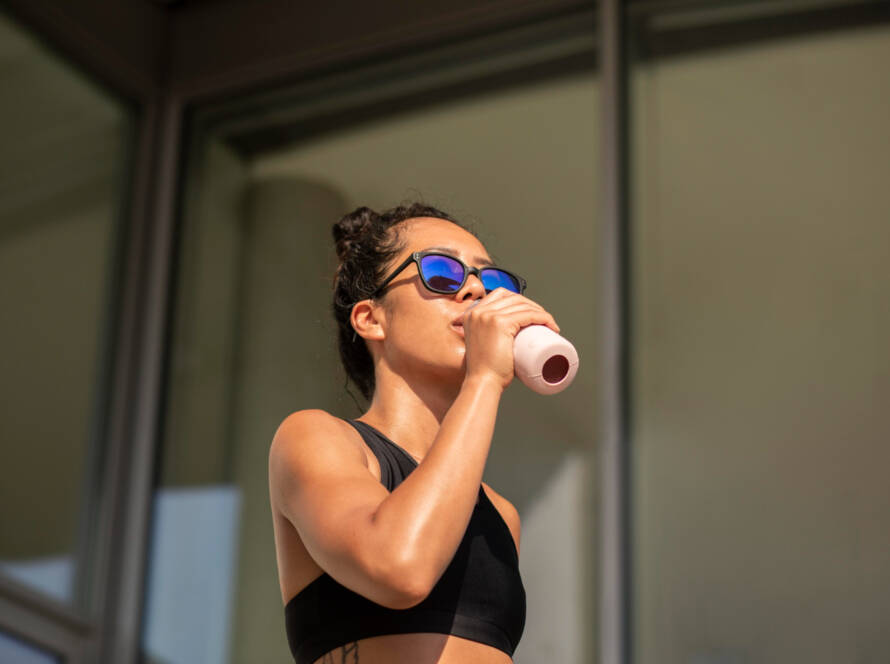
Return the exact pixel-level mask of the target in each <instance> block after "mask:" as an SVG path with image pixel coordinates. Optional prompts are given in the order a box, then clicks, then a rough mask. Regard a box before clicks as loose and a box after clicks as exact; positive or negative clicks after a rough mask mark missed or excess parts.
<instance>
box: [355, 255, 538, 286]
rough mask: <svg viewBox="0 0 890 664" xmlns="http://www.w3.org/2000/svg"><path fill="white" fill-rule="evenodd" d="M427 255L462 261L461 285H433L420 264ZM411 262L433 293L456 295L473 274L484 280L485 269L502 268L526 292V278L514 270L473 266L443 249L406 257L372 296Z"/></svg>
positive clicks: (491, 266)
mask: <svg viewBox="0 0 890 664" xmlns="http://www.w3.org/2000/svg"><path fill="white" fill-rule="evenodd" d="M425 256H443V257H445V258H450V259H451V260H454V261H457V262H458V263H460V264H461V265H462V266H463V268H464V278H463V280H462V281H461V282H460V286H458V287H457V288H455V289H454V290H442V289H441V288H434V287H433V286H431V285H430V283H429V282H428V281H427V280H426V277H425V276H423V269H422V268H421V264H420V261H421V259H423V258H424V257H425ZM411 263H416V264H417V274H418V275H420V280H421V281H422V282H423V285H424V286H425V287H426V288H427V290H430V291H432V292H433V293H440V294H442V295H454V294H455V293H456V292H458V291H459V290H460V289H461V288H463V287H464V284H466V283H467V279H468V278H469V276H470V275H471V274H475V275H476V278H478V279H479V281H482V271H483V270H500V271H501V272H503V273H505V274H507V275H509V276H510V277H511V278H513V279H515V280H516V283H518V284H519V293H520V294H522V293H524V292H525V287H526V281H525V279H523V278H522V277H520V276H519V275H518V274H515V273H514V272H510V270H505V269H504V268H502V267H498V266H497V265H486V266H484V267H473V266H472V265H467V264H466V263H464V262H463V261H462V260H461V259H460V258H458V257H457V256H452V255H451V254H446V253H444V252H441V251H415V252H414V253H413V254H411V255H410V256H408V258H406V259H405V260H404V262H402V264H401V265H399V266H398V267H397V268H396V269H395V270H393V272H392V274H390V275H389V276H388V277H387V278H386V279H384V280H383V283H382V284H380V285H379V286H378V287H377V288H376V289H375V290H374V292H373V293H371V297H378V296H379V295H380V293H381V292H382V291H383V289H384V288H385V287H386V285H387V284H388V283H389V282H390V281H392V280H393V279H395V278H396V275H398V274H399V273H400V272H401V271H402V270H404V269H405V268H406V267H408V266H409V265H411ZM487 292H489V291H488V290H487V289H486V293H487Z"/></svg>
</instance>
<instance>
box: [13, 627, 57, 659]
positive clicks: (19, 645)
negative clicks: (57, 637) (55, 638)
mask: <svg viewBox="0 0 890 664" xmlns="http://www.w3.org/2000/svg"><path fill="white" fill-rule="evenodd" d="M63 661H64V660H63V659H62V658H61V657H59V656H58V655H54V654H51V653H48V652H46V651H45V650H40V649H38V648H37V647H36V646H33V645H31V644H30V643H28V642H27V641H24V640H22V639H19V638H17V637H15V636H12V635H11V634H7V633H6V632H3V631H2V630H0V662H4V663H5V664H7V663H8V664H62V662H63Z"/></svg>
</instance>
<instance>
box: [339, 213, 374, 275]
mask: <svg viewBox="0 0 890 664" xmlns="http://www.w3.org/2000/svg"><path fill="white" fill-rule="evenodd" d="M379 216H380V215H378V214H377V213H376V212H374V210H372V209H371V208H369V207H364V206H363V207H360V208H356V209H355V210H353V211H352V212H350V213H349V214H347V215H344V216H343V217H341V218H340V221H338V222H337V223H336V224H334V226H333V228H332V231H333V235H334V243H335V247H336V251H337V258H338V259H339V260H340V262H341V263H342V262H344V261H345V260H346V258H347V257H348V256H349V255H350V254H351V253H353V252H354V251H355V250H356V248H357V247H358V246H359V245H360V244H361V243H362V240H363V239H364V238H365V237H366V236H367V235H368V233H369V232H370V230H371V228H372V226H373V225H374V222H375V221H377V219H378V218H379Z"/></svg>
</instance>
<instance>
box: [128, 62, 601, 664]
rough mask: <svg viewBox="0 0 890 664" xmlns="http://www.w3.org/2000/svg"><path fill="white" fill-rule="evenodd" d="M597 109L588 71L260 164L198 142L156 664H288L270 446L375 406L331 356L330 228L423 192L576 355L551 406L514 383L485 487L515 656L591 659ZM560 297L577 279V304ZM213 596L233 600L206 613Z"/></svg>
mask: <svg viewBox="0 0 890 664" xmlns="http://www.w3.org/2000/svg"><path fill="white" fill-rule="evenodd" d="M271 115H274V114H271ZM596 116H597V78H596V74H595V72H594V71H592V70H586V71H575V72H574V73H571V74H563V75H560V76H555V77H553V78H552V79H547V80H539V81H537V82H527V83H524V84H522V85H516V86H514V87H509V88H501V89H499V90H493V91H489V92H486V93H481V94H480V93H476V94H474V95H472V96H467V97H465V98H457V99H449V100H447V101H444V100H443V102H442V103H439V104H426V105H424V107H423V108H416V109H406V108H401V109H400V110H399V112H398V113H397V114H393V115H392V116H388V117H380V118H378V119H376V120H375V121H373V122H367V123H362V124H360V125H354V126H350V127H347V128H345V129H342V130H340V131H331V132H328V133H326V134H324V135H321V136H318V137H310V138H309V139H307V140H305V141H302V142H299V143H294V144H284V143H282V144H280V145H276V146H272V147H271V148H270V149H268V150H264V151H262V152H250V151H245V152H242V151H240V150H239V149H238V145H239V143H238V142H237V141H233V140H227V137H226V136H225V135H222V134H213V133H212V132H211V133H210V135H209V136H208V137H206V139H205V141H204V143H203V146H202V149H201V151H200V153H199V154H198V155H197V156H196V157H195V160H194V163H193V168H192V170H191V171H190V174H189V179H188V181H187V183H186V195H187V204H186V214H185V218H184V226H183V230H182V232H183V234H184V235H183V239H182V242H183V244H182V253H181V255H182V257H183V258H182V262H181V264H180V266H179V274H180V275H181V276H180V281H179V283H178V286H177V299H178V304H177V308H176V312H177V313H176V318H175V336H174V348H173V364H172V367H171V373H170V383H169V385H168V389H169V396H168V397H167V403H168V404H169V405H168V418H167V421H166V422H165V434H164V443H163V454H162V459H163V462H162V463H163V468H162V472H161V476H160V485H159V486H158V488H157V492H156V498H155V501H156V502H155V507H156V518H155V526H154V538H155V540H154V542H155V543H154V546H153V549H152V551H153V554H152V560H151V576H150V582H149V605H148V610H147V615H148V623H147V626H146V634H145V642H144V647H145V650H146V652H147V653H148V655H149V656H152V657H158V658H160V659H167V660H168V661H282V662H283V661H288V659H289V658H290V654H289V652H288V646H287V641H286V638H285V629H284V612H283V604H284V601H285V600H286V599H289V598H285V597H282V591H281V590H280V588H279V579H278V575H277V567H276V557H275V546H274V541H273V540H274V538H273V532H272V519H271V515H270V507H269V488H268V452H269V444H270V442H271V439H272V435H273V434H274V432H275V429H276V428H277V427H278V425H279V424H280V423H281V421H282V420H283V419H284V417H286V416H287V415H288V414H289V413H291V412H293V411H295V410H298V409H304V408H324V409H327V410H329V412H332V413H334V414H336V415H339V416H340V417H357V416H358V415H359V414H360V413H361V412H362V410H363V409H364V406H362V409H359V408H358V407H357V404H355V403H354V402H353V399H352V397H351V396H350V395H349V394H348V393H347V392H346V390H345V389H344V381H345V375H344V373H343V370H342V369H341V367H340V362H339V357H338V354H337V346H336V338H335V337H336V327H335V323H334V321H333V317H332V315H331V313H330V306H331V304H330V298H331V290H330V289H331V279H332V277H333V274H334V268H335V265H336V263H335V256H334V249H333V241H332V239H331V226H332V224H333V223H334V222H335V221H336V220H337V219H339V217H340V216H342V215H343V214H344V213H346V212H349V211H351V210H353V209H354V208H356V207H358V206H359V205H368V206H370V207H373V208H374V209H377V210H380V209H384V208H387V207H390V206H394V205H397V204H399V203H400V202H401V201H402V200H403V199H406V198H410V199H417V198H420V199H423V200H424V201H425V202H427V203H428V204H432V205H435V206H437V207H440V208H442V209H443V210H445V211H447V212H449V213H451V214H453V215H455V216H457V217H458V218H461V219H463V220H464V221H466V222H469V223H475V224H476V225H477V227H478V230H479V232H480V235H481V239H482V241H483V242H484V243H486V245H487V246H488V248H489V249H490V251H491V252H493V253H494V255H495V257H496V259H497V261H498V263H499V264H503V265H504V266H505V267H507V268H508V269H511V270H515V271H516V272H517V273H518V274H521V275H522V276H524V277H526V278H527V279H528V282H529V286H528V291H527V294H528V296H529V297H531V298H533V299H535V300H537V301H539V302H541V303H542V304H543V305H544V306H545V307H547V308H548V309H549V310H551V311H552V312H553V313H554V315H555V317H556V319H557V320H558V321H560V325H561V327H562V329H563V330H564V331H565V332H566V334H567V335H569V336H571V337H572V340H573V341H574V342H575V344H576V347H577V348H578V352H579V355H580V357H581V358H582V359H581V370H580V372H579V375H578V379H577V380H576V382H575V384H573V385H572V387H571V388H569V389H568V390H566V391H565V392H563V393H562V394H561V395H559V396H557V397H541V396H540V395H536V394H533V393H532V392H530V391H529V390H528V389H527V388H525V387H524V386H522V385H521V384H519V383H518V381H517V382H516V384H515V385H514V386H512V387H511V388H510V390H508V392H507V393H506V395H505V398H504V401H503V402H502V406H501V412H500V416H499V419H498V429H497V432H496V435H495V441H494V442H493V445H492V451H491V455H490V457H489V461H488V464H487V465H486V472H485V478H484V479H485V481H486V482H487V483H489V484H490V485H491V486H492V487H493V488H495V489H496V490H497V491H499V492H500V493H502V494H503V495H504V496H506V497H507V498H508V499H509V500H511V502H513V503H514V505H516V507H517V508H518V509H519V511H520V513H521V515H522V521H523V530H522V547H521V554H522V555H521V558H520V567H521V570H522V574H523V581H524V584H525V587H526V591H527V596H528V615H527V621H526V628H525V632H524V634H523V638H522V641H521V642H520V644H519V647H518V649H517V652H516V656H515V657H516V661H517V662H539V661H544V660H545V659H546V660H549V661H558V662H566V663H574V662H577V663H579V664H580V663H581V662H587V661H590V659H591V657H592V655H591V654H590V651H589V650H588V648H589V643H588V636H589V634H590V629H591V625H592V624H593V623H594V617H593V616H592V615H591V612H592V604H593V603H592V600H591V598H592V597H593V595H594V589H593V588H592V587H591V586H590V579H591V578H592V577H593V573H592V567H591V566H592V564H593V562H592V557H591V555H590V551H589V548H588V547H589V546H590V543H592V542H593V541H594V533H593V532H592V531H591V529H592V528H593V526H592V525H590V524H591V523H592V518H591V510H592V506H593V502H592V498H591V491H592V490H591V489H590V482H591V480H592V476H593V472H592V470H591V468H590V466H589V462H588V460H589V455H590V454H589V453H590V451H591V442H592V440H593V425H594V423H593V417H592V409H591V403H593V401H594V395H593V389H594V380H593V376H594V370H593V364H592V353H593V349H594V345H595V335H594V317H593V311H594V310H595V306H596V303H595V289H593V288H589V285H590V284H592V283H593V282H594V275H595V273H596V267H595V265H594V264H593V258H592V257H593V256H594V255H595V253H596V252H595V247H594V237H595V231H596V229H595V214H594V210H595V209H596V206H597V201H596V196H595V190H596V187H595V182H596V172H595V171H596V164H597V157H596V149H597V145H596V143H597V142H596V132H597V127H598V123H597V120H596ZM286 133H287V132H283V134H286ZM554 265H559V269H558V270H556V269H553V267H554ZM566 284H584V288H583V290H584V293H583V298H582V300H581V301H579V300H578V297H579V296H578V289H577V288H571V289H569V288H566V287H565V285H566ZM584 358H586V359H584ZM585 362H586V364H585ZM585 367H586V368H585ZM352 391H353V392H356V391H355V390H354V389H353V390H352ZM359 398H360V397H359ZM199 523H200V526H198V527H197V528H196V527H195V526H196V525H197V524H199ZM554 542H559V545H558V546H554V544H553V543H554ZM208 568H210V569H208ZM228 577H231V584H229V583H227V578H228ZM186 580H187V581H186ZM186 583H187V584H188V585H187V586H186V585H185V584H186ZM186 588H187V590H186ZM208 592H213V593H214V597H216V598H217V599H218V601H219V604H217V605H216V607H214V611H215V613H214V615H213V616H212V617H209V616H208V615H207V610H208V608H210V607H211V603H210V602H208V601H207V600H206V597H207V593H208ZM226 593H228V597H224V595H225V594H226ZM180 594H181V595H183V596H184V599H182V600H181V601H180V599H179V595H180ZM189 595H191V598H189ZM174 625H175V626H176V627H178V633H175V631H174V629H173V626H174ZM184 626H187V627H186V628H184ZM211 651H212V653H213V656H214V657H220V658H221V659H216V660H211V659H209V658H210V656H211ZM225 658H228V659H225Z"/></svg>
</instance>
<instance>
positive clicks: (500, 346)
mask: <svg viewBox="0 0 890 664" xmlns="http://www.w3.org/2000/svg"><path fill="white" fill-rule="evenodd" d="M535 324H540V325H546V326H547V327H549V328H550V329H551V330H553V331H554V332H557V333H558V332H559V326H558V325H557V324H556V321H555V320H554V319H553V316H551V315H550V314H549V313H547V311H545V310H544V308H543V307H542V306H541V305H539V304H538V303H537V302H533V301H532V300H530V299H528V298H527V297H525V296H524V295H520V294H519V293H513V292H512V291H508V290H507V289H506V288H496V289H495V290H493V291H491V293H489V294H488V295H486V296H485V297H484V298H482V299H481V300H477V304H476V305H475V306H473V307H472V308H470V309H468V310H467V311H466V312H465V313H464V317H463V327H464V341H465V343H466V347H467V351H466V366H467V372H466V376H465V379H464V380H467V379H471V378H474V379H475V378H479V377H482V378H494V379H495V380H496V381H497V384H499V385H500V386H501V389H506V387H507V386H508V385H509V384H510V381H511V380H513V340H514V338H515V337H516V334H517V333H518V332H519V330H521V329H522V328H523V327H525V326H527V325H535Z"/></svg>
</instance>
